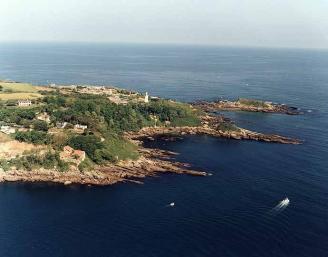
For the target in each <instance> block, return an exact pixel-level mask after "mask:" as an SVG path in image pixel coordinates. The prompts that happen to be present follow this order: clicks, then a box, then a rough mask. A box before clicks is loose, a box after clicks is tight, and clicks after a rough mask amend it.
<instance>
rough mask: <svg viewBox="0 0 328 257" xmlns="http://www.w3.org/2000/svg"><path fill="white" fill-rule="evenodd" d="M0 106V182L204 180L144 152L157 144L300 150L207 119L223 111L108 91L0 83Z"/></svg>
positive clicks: (160, 154) (169, 156) (163, 155)
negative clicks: (180, 141) (239, 143)
mask: <svg viewBox="0 0 328 257" xmlns="http://www.w3.org/2000/svg"><path fill="white" fill-rule="evenodd" d="M0 104H1V109H0V127H1V130H0V131H1V132H0V181H10V182H12V181H26V182H55V183H63V184H65V185H69V184H72V183H77V184H88V185H110V184H114V183H117V182H124V181H133V182H136V183H141V182H142V180H141V179H142V178H144V177H146V176H154V175H156V174H158V173H159V172H173V173H181V174H189V175H198V176H206V175H208V173H207V171H198V170H194V169H193V168H192V167H190V165H189V164H187V163H180V162H177V161H175V158H174V157H175V155H176V154H177V153H174V152H169V151H163V150H160V149H149V148H145V147H144V146H143V142H144V140H146V139H152V140H160V138H162V137H163V136H165V137H171V138H173V137H174V136H185V135H209V136H213V137H224V138H229V139H231V140H256V141H263V142H273V143H283V144H299V143H301V142H300V141H299V140H297V139H293V138H289V137H284V136H280V135H274V134H262V133H258V132H254V131H250V130H247V129H244V128H240V127H238V126H237V125H236V124H235V123H234V122H233V121H231V120H230V119H227V118H226V117H224V116H223V115H218V114H214V113H212V111H213V110H214V109H215V108H218V107H220V108H223V107H222V106H227V105H228V106H230V105H231V104H230V103H229V104H228V103H225V105H223V104H222V103H216V104H215V105H213V104H212V103H207V102H202V104H200V103H195V104H187V103H181V102H177V101H173V100H170V99H161V98H159V97H155V96H151V95H148V93H138V92H133V91H128V90H124V89H120V88H117V87H113V86H97V85H54V84H52V85H47V86H34V85H31V84H28V83H18V82H12V81H0ZM238 108H239V109H241V107H240V106H239V107H238ZM263 108H264V107H263ZM265 108H271V107H270V106H269V107H268V106H266V107H265ZM277 108H278V107H276V109H275V111H277V110H280V109H281V108H282V107H279V108H280V109H277ZM281 110H283V109H281ZM288 114H290V113H288Z"/></svg>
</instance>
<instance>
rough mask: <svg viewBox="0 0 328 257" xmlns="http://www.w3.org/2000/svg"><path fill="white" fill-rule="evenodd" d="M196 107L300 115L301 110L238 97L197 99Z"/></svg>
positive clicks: (206, 109)
mask: <svg viewBox="0 0 328 257" xmlns="http://www.w3.org/2000/svg"><path fill="white" fill-rule="evenodd" d="M192 105H193V106H194V107H196V108H199V109H201V110H203V111H205V112H215V111H246V112H263V113H280V114H287V115H298V114H301V112H300V111H299V110H298V108H296V107H292V106H288V105H285V104H276V103H272V102H264V101H259V100H252V99H238V100H237V101H228V100H218V101H214V102H206V101H197V102H195V103H192Z"/></svg>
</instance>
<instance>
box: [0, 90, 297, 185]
mask: <svg viewBox="0 0 328 257" xmlns="http://www.w3.org/2000/svg"><path fill="white" fill-rule="evenodd" d="M64 89H65V88H64ZM86 89H88V90H89V89H90V90H94V89H93V88H91V87H86ZM86 89H85V88H83V90H86ZM90 90H89V91H90ZM97 90H98V91H100V93H103V90H104V89H103V88H99V89H97ZM89 91H88V93H90V92H89ZM98 91H96V93H97V94H98V93H99V92H98ZM65 92H66V91H65ZM91 92H93V91H91ZM157 100H158V99H157ZM147 101H148V98H147ZM147 103H148V102H146V104H147ZM167 106H169V105H167ZM167 106H166V107H167ZM188 108H190V110H189V111H192V112H194V113H197V117H196V118H197V122H198V123H199V120H200V124H199V125H195V126H172V125H171V124H170V121H168V120H166V121H165V122H163V123H162V125H161V126H156V120H155V124H154V126H151V127H143V128H142V129H140V130H139V131H132V132H123V138H124V139H125V140H127V141H130V142H132V143H133V144H135V145H137V146H138V147H137V149H138V150H137V151H138V153H139V158H137V159H136V160H120V161H117V162H116V163H110V162H108V163H106V164H104V165H95V166H93V168H92V170H87V171H81V170H79V169H78V167H77V165H75V166H74V165H71V166H70V168H69V169H68V170H67V171H65V172H60V171H59V170H57V168H58V167H57V168H56V166H55V167H54V168H53V169H45V168H40V169H32V170H18V169H16V168H15V167H11V168H10V169H6V171H5V169H4V168H2V167H0V182H14V181H21V182H53V183H61V184H64V185H70V184H83V185H112V184H115V183H118V182H135V183H142V179H143V178H145V177H147V176H156V175H157V174H160V173H164V172H170V173H177V174H188V175H194V176H207V175H210V174H209V173H207V172H204V171H197V170H193V169H192V167H191V166H190V165H189V164H187V163H181V162H176V161H175V160H174V156H175V155H177V153H174V152H169V151H164V150H160V149H150V148H145V147H144V145H143V143H144V141H145V140H149V139H150V140H157V139H159V138H160V137H166V138H167V139H168V140H170V139H173V140H174V138H175V137H177V136H178V137H181V136H185V135H208V136H212V137H221V138H227V139H233V140H254V141H262V142H271V143H280V144H294V145H297V144H301V143H302V142H301V141H300V140H298V139H294V138H289V137H284V136H280V135H275V134H263V133H258V132H254V131H250V130H247V129H244V128H240V127H237V126H236V125H235V124H234V123H233V122H232V121H231V120H230V119H228V118H226V117H224V116H223V115H218V114H213V112H216V111H219V110H234V111H235V110H241V111H252V112H268V113H284V114H289V115H295V114H299V112H298V109H296V108H293V107H288V106H286V105H278V104H272V103H269V102H262V101H256V100H249V99H239V100H238V101H235V102H230V101H217V102H205V101H202V102H195V103H193V104H192V105H191V106H189V105H188ZM153 118H154V117H153ZM196 118H195V119H196ZM198 123H197V124H198ZM104 140H105V139H104ZM13 142H14V143H17V142H18V141H15V140H14V141H13ZM11 143H12V142H11ZM20 144H23V143H20ZM32 146H33V145H32ZM25 150H26V149H25ZM4 152H5V151H4ZM39 152H40V151H39ZM80 152H81V151H80ZM15 153H16V154H17V151H16V152H15ZM21 155H23V153H22V154H21ZM117 160H118V159H117Z"/></svg>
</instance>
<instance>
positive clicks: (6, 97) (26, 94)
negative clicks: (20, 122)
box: [0, 81, 41, 101]
mask: <svg viewBox="0 0 328 257" xmlns="http://www.w3.org/2000/svg"><path fill="white" fill-rule="evenodd" d="M39 97H41V94H39V93H38V89H37V88H36V87H35V86H33V85H31V84H28V83H16V82H7V81H0V100H2V101H12V100H18V99H37V98H39Z"/></svg>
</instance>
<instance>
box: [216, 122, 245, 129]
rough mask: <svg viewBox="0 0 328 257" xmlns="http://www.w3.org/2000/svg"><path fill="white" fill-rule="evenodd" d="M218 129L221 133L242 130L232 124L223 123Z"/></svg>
mask: <svg viewBox="0 0 328 257" xmlns="http://www.w3.org/2000/svg"><path fill="white" fill-rule="evenodd" d="M217 129H219V130H221V131H239V130H240V129H239V128H238V127H237V126H236V125H235V124H233V123H231V122H223V123H220V124H219V125H218V127H217Z"/></svg>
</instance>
